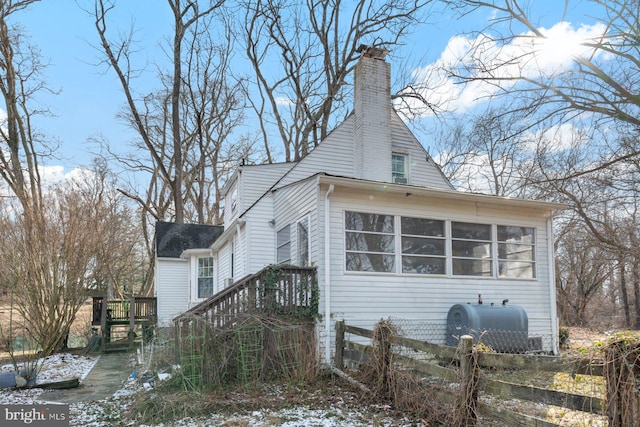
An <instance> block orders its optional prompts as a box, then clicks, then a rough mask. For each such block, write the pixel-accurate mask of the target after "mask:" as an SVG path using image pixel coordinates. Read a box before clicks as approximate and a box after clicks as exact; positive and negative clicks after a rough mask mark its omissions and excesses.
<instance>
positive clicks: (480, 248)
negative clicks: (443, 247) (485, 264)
mask: <svg viewBox="0 0 640 427" xmlns="http://www.w3.org/2000/svg"><path fill="white" fill-rule="evenodd" d="M451 250H452V252H453V256H454V257H457V256H459V257H467V258H486V257H490V256H491V243H490V242H474V241H468V240H453V241H452V242H451Z"/></svg>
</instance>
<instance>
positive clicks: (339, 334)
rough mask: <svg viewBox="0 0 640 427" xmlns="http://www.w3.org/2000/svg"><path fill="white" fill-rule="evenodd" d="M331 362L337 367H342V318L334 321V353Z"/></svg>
mask: <svg viewBox="0 0 640 427" xmlns="http://www.w3.org/2000/svg"><path fill="white" fill-rule="evenodd" d="M333 363H334V364H335V366H336V368H338V369H342V368H343V367H344V320H338V321H337V322H336V354H335V356H334V361H333Z"/></svg>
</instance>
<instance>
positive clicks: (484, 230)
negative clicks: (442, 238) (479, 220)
mask: <svg viewBox="0 0 640 427" xmlns="http://www.w3.org/2000/svg"><path fill="white" fill-rule="evenodd" d="M451 255H452V269H453V271H452V273H453V275H454V276H491V275H492V261H491V225H489V224H471V223H466V222H452V223H451Z"/></svg>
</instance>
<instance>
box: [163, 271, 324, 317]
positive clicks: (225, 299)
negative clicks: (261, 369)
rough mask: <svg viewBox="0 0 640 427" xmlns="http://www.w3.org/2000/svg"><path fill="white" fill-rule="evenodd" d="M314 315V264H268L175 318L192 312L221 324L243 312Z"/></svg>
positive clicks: (315, 298)
mask: <svg viewBox="0 0 640 427" xmlns="http://www.w3.org/2000/svg"><path fill="white" fill-rule="evenodd" d="M256 311H259V312H263V313H272V314H278V315H302V316H304V315H307V316H313V315H315V314H317V312H318V289H317V282H316V268H315V267H280V266H268V267H266V268H264V269H262V270H261V271H259V272H258V273H255V274H253V275H250V276H246V277H244V278H243V279H241V280H239V281H238V282H236V283H235V284H233V285H231V286H230V287H228V288H226V289H223V290H222V291H220V292H218V293H217V294H215V295H213V296H211V297H209V298H208V299H207V300H205V301H203V302H201V303H200V304H198V305H196V306H194V307H192V308H191V309H189V310H187V311H185V312H184V313H182V314H181V315H179V316H177V317H176V318H175V319H174V322H176V323H180V322H184V321H188V320H189V319H191V318H192V317H193V316H197V317H200V318H203V319H204V320H206V321H207V322H208V323H209V324H211V325H212V326H214V327H222V326H224V325H226V324H227V323H229V322H231V321H233V320H234V319H236V318H237V317H238V316H239V315H241V314H243V313H251V312H256Z"/></svg>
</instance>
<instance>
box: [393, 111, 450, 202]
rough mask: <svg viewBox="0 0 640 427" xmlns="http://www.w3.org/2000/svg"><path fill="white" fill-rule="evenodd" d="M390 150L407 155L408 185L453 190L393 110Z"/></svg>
mask: <svg viewBox="0 0 640 427" xmlns="http://www.w3.org/2000/svg"><path fill="white" fill-rule="evenodd" d="M391 150H392V151H393V152H394V153H401V154H407V155H408V156H409V159H408V160H409V165H408V166H409V184H410V185H418V186H422V187H430V188H438V189H442V190H453V188H452V187H451V185H450V184H449V182H448V181H447V179H446V178H445V177H444V175H443V174H442V172H441V171H440V169H439V167H438V166H437V165H436V164H435V163H434V162H433V160H431V158H430V156H429V154H428V153H427V151H426V150H425V149H424V147H423V146H422V145H421V144H420V142H419V141H418V140H417V139H416V137H415V136H414V135H413V134H412V133H411V132H410V131H409V129H408V128H407V126H406V125H405V124H404V122H403V121H402V119H401V118H400V116H398V114H397V113H396V112H395V111H393V112H392V113H391Z"/></svg>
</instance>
